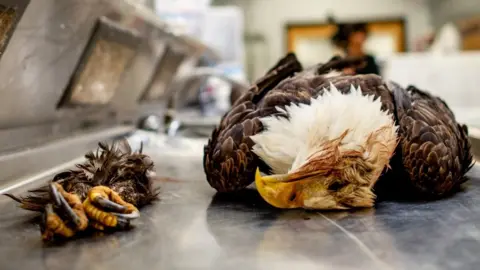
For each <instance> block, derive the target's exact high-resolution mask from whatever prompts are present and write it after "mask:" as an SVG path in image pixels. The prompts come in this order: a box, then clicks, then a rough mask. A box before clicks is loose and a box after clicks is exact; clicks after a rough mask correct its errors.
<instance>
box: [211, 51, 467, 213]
mask: <svg viewBox="0 0 480 270" xmlns="http://www.w3.org/2000/svg"><path fill="white" fill-rule="evenodd" d="M362 64H363V60H362V59H361V58H340V57H334V58H332V59H331V60H330V61H328V62H327V63H324V64H318V65H316V66H314V67H311V68H308V69H303V67H302V65H301V64H300V63H299V61H298V60H297V58H296V56H295V54H293V53H289V54H287V55H286V56H285V57H283V58H282V59H280V61H278V63H277V64H276V65H275V66H274V67H272V68H271V69H270V70H269V71H268V72H267V74H266V75H265V76H263V77H262V78H260V79H259V80H258V81H257V82H256V83H254V84H253V86H252V87H251V88H250V89H249V91H247V92H246V93H244V94H243V96H241V97H240V98H239V99H238V100H237V101H236V102H235V104H234V105H233V106H232V108H231V110H230V111H229V112H227V113H226V114H225V115H224V116H223V117H222V119H221V121H220V124H219V125H218V126H217V127H216V128H215V129H214V130H213V132H212V135H211V138H210V139H209V141H208V143H207V145H206V146H205V148H204V159H203V163H204V164H203V165H204V170H205V173H206V178H207V181H208V183H209V184H210V185H211V186H212V187H213V188H215V189H216V190H217V191H218V192H232V191H237V190H241V189H244V188H245V187H247V186H249V185H250V184H252V183H253V182H255V185H256V188H257V190H258V192H259V193H260V195H261V196H262V197H263V199H264V200H265V201H266V202H268V203H269V204H271V205H273V206H275V207H278V208H307V209H350V208H358V207H371V206H373V205H374V203H375V200H376V198H377V195H378V194H377V193H378V192H379V190H380V189H379V190H376V188H375V187H376V184H377V183H378V182H379V181H380V180H381V181H380V182H382V183H383V187H385V186H387V187H388V186H391V187H394V186H395V187H398V186H400V187H404V188H405V189H404V190H405V191H404V192H405V194H404V195H406V196H409V195H414V196H416V197H418V196H419V197H420V198H423V199H427V198H428V199H430V198H438V197H442V196H445V195H446V194H450V193H451V192H453V191H454V190H456V189H457V188H458V187H459V186H460V184H462V183H463V182H465V180H466V179H467V178H466V177H465V174H466V173H467V172H468V171H469V170H470V168H471V167H472V166H473V157H472V153H471V150H470V148H471V146H470V142H469V139H468V130H467V128H466V126H465V125H460V124H459V123H457V122H456V120H455V116H454V114H453V113H452V111H451V110H450V109H449V107H448V105H447V104H446V103H445V102H444V101H443V100H441V99H440V98H439V97H436V96H433V95H431V94H430V93H428V92H425V91H422V90H419V89H417V88H416V87H414V86H409V87H407V88H406V89H404V88H402V87H400V86H399V85H398V84H396V83H394V82H389V81H385V80H384V79H383V78H382V77H380V76H378V75H374V74H367V75H347V74H344V73H343V72H342V70H344V69H346V68H357V67H359V66H360V65H362ZM382 190H383V189H382ZM387 190H388V189H387Z"/></svg>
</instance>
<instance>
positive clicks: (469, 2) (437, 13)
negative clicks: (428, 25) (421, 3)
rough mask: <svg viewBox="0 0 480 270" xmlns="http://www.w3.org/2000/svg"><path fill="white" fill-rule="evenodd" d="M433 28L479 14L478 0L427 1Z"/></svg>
mask: <svg viewBox="0 0 480 270" xmlns="http://www.w3.org/2000/svg"><path fill="white" fill-rule="evenodd" d="M429 5H430V10H431V13H432V22H433V24H434V26H436V27H441V26H442V25H443V24H444V23H446V22H448V21H452V20H453V21H455V20H458V19H461V18H466V17H469V16H474V15H478V14H480V1H478V0H429Z"/></svg>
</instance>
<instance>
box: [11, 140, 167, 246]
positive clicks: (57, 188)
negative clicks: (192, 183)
mask: <svg viewBox="0 0 480 270" xmlns="http://www.w3.org/2000/svg"><path fill="white" fill-rule="evenodd" d="M85 157H86V158H87V162H85V163H83V164H78V165H77V167H78V168H79V169H78V170H71V171H65V172H61V173H59V174H57V175H56V176H55V177H54V178H53V181H52V182H50V183H49V184H47V185H45V186H42V187H40V188H37V189H34V190H30V191H29V192H28V193H29V195H28V196H26V197H24V198H17V197H15V196H14V195H11V194H5V195H6V196H8V197H10V198H12V199H14V200H15V201H17V202H19V203H20V207H22V208H23V209H26V210H30V211H38V212H42V215H43V219H42V221H41V223H40V229H41V232H42V237H43V239H44V240H52V239H54V238H57V237H59V238H71V237H73V236H75V235H76V234H77V233H78V232H81V231H84V230H85V229H87V228H88V227H90V228H93V229H96V230H102V231H103V230H107V229H113V230H118V229H124V228H126V227H128V226H129V225H130V221H131V220H133V219H136V218H138V217H139V216H140V213H139V210H138V209H137V207H142V206H144V205H146V204H148V203H150V202H151V201H153V200H154V199H156V198H157V196H158V191H157V190H156V189H154V188H153V187H152V178H151V176H152V175H151V174H152V172H153V162H152V161H151V160H150V159H149V158H148V156H146V155H143V154H142V149H140V151H139V152H136V153H132V150H131V148H130V146H129V145H128V143H127V142H126V141H124V142H123V144H120V145H119V146H118V148H115V147H114V146H112V147H111V148H108V147H107V146H106V145H105V144H102V143H100V144H99V150H98V151H97V152H96V153H93V152H90V153H87V155H86V156H85Z"/></svg>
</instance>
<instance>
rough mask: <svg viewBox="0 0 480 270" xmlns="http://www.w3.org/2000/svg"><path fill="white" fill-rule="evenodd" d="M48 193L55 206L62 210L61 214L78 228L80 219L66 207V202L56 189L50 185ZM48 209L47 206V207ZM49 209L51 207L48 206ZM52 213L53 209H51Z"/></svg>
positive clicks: (68, 206)
mask: <svg viewBox="0 0 480 270" xmlns="http://www.w3.org/2000/svg"><path fill="white" fill-rule="evenodd" d="M50 191H51V192H50V193H51V195H52V197H53V200H54V201H55V206H57V207H59V208H60V209H62V210H63V213H64V214H65V215H66V216H67V218H68V219H70V220H71V221H72V222H73V223H75V225H77V226H80V217H78V215H77V214H75V212H74V211H73V209H72V208H71V207H70V205H68V202H67V200H65V198H64V197H63V196H62V195H61V194H60V192H58V190H57V187H55V185H54V184H53V183H52V184H50ZM47 207H48V206H47ZM50 207H51V205H50ZM47 211H48V210H47ZM52 213H53V208H52Z"/></svg>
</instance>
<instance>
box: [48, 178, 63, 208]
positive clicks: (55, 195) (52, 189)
mask: <svg viewBox="0 0 480 270" xmlns="http://www.w3.org/2000/svg"><path fill="white" fill-rule="evenodd" d="M50 194H51V195H52V199H53V201H54V202H55V205H56V206H58V207H60V205H61V204H62V202H61V200H60V197H63V196H61V195H60V193H59V192H58V190H57V188H56V187H55V185H54V184H53V183H51V184H50Z"/></svg>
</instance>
